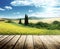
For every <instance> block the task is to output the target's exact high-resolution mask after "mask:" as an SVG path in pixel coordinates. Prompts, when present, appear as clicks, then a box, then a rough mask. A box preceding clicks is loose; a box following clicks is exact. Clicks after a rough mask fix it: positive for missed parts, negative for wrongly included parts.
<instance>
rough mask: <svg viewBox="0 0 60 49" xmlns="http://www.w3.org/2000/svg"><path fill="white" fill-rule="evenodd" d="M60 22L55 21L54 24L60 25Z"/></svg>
mask: <svg viewBox="0 0 60 49" xmlns="http://www.w3.org/2000/svg"><path fill="white" fill-rule="evenodd" d="M59 23H60V22H59V21H54V22H53V23H52V24H59Z"/></svg>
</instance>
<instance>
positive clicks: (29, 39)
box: [0, 35, 60, 49]
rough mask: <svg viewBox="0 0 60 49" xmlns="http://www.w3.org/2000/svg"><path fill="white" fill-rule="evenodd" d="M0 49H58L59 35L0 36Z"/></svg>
mask: <svg viewBox="0 0 60 49" xmlns="http://www.w3.org/2000/svg"><path fill="white" fill-rule="evenodd" d="M0 49H60V35H0Z"/></svg>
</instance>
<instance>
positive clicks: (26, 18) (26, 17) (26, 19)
mask: <svg viewBox="0 0 60 49" xmlns="http://www.w3.org/2000/svg"><path fill="white" fill-rule="evenodd" d="M28 24H29V23H28V15H27V14H25V25H28Z"/></svg>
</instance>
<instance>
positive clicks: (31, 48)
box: [23, 35, 34, 49]
mask: <svg viewBox="0 0 60 49" xmlns="http://www.w3.org/2000/svg"><path fill="white" fill-rule="evenodd" d="M23 49H34V46H33V39H32V35H27V38H26V42H25V45H24V48H23Z"/></svg>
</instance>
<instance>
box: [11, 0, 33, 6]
mask: <svg viewBox="0 0 60 49" xmlns="http://www.w3.org/2000/svg"><path fill="white" fill-rule="evenodd" d="M11 4H12V5H13V6H25V5H31V4H32V3H31V2H29V1H27V0H25V1H22V0H14V1H13V2H11Z"/></svg>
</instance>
